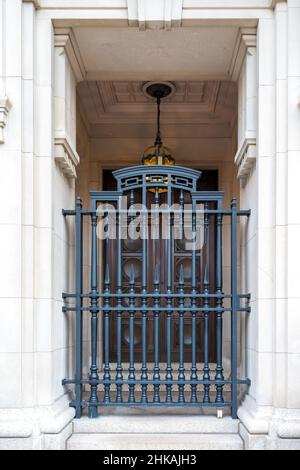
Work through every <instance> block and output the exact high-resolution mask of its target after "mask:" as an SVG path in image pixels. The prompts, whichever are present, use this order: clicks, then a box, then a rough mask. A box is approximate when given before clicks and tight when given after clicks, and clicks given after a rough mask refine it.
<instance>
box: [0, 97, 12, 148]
mask: <svg viewBox="0 0 300 470" xmlns="http://www.w3.org/2000/svg"><path fill="white" fill-rule="evenodd" d="M11 107H12V105H11V102H10V101H9V98H8V97H7V96H4V97H2V98H0V144H4V142H5V139H4V128H5V126H6V120H7V115H8V113H9V111H10V110H11Z"/></svg>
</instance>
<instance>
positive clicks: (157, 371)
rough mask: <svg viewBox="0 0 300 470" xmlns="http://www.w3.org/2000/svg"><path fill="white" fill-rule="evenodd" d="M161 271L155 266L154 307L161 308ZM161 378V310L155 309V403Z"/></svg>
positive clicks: (157, 398) (158, 397) (158, 399)
mask: <svg viewBox="0 0 300 470" xmlns="http://www.w3.org/2000/svg"><path fill="white" fill-rule="evenodd" d="M158 294H159V272H158V266H157V265H156V267H155V273H154V308H158V309H159V297H158ZM159 380H160V368H159V310H154V370H153V381H154V395H153V401H154V402H155V403H159V402H160V394H159V383H158V384H155V381H159Z"/></svg>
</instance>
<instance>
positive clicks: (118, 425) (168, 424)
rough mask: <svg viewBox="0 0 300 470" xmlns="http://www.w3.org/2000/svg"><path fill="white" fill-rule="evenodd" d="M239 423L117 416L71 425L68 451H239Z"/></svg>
mask: <svg viewBox="0 0 300 470" xmlns="http://www.w3.org/2000/svg"><path fill="white" fill-rule="evenodd" d="M238 431H239V421H238V420H233V419H231V418H230V417H228V416H227V417H224V418H222V419H218V418H216V417H214V416H186V415H182V416H181V415H170V414H169V415H145V414H142V415H126V414H125V415H117V416H105V415H104V416H100V417H99V418H96V419H89V418H87V417H82V418H81V419H75V420H74V421H73V435H72V436H71V437H70V439H69V440H68V443H67V449H68V450H77V449H83V450H85V449H87V450H92V449H94V450H101V449H102V450H139V449H141V450H205V449H212V450H241V449H243V441H242V439H241V437H240V436H239V434H238Z"/></svg>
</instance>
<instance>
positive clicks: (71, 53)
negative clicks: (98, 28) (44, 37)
mask: <svg viewBox="0 0 300 470" xmlns="http://www.w3.org/2000/svg"><path fill="white" fill-rule="evenodd" d="M54 33H55V35H54V47H63V48H64V50H65V54H66V56H67V58H68V60H69V62H70V65H71V67H72V70H73V72H74V75H75V78H76V80H77V82H81V81H83V80H84V79H85V76H86V71H85V68H84V64H83V60H82V57H81V55H80V51H79V47H78V44H77V41H76V39H75V36H74V33H73V31H72V29H71V28H55V32H54Z"/></svg>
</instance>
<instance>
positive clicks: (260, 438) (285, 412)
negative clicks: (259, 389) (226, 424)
mask: <svg viewBox="0 0 300 470" xmlns="http://www.w3.org/2000/svg"><path fill="white" fill-rule="evenodd" d="M238 417H239V419H240V422H241V423H240V434H241V437H242V438H243V440H244V443H245V449H246V450H275V449H284V450H287V449H290V450H295V449H300V440H299V438H300V410H298V409H287V408H275V407H273V406H257V405H256V404H255V402H254V400H253V398H251V397H250V396H247V397H246V398H245V401H244V402H243V404H242V405H241V407H240V408H239V410H238ZM296 439H297V440H298V441H297V443H296V441H295V440H296Z"/></svg>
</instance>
